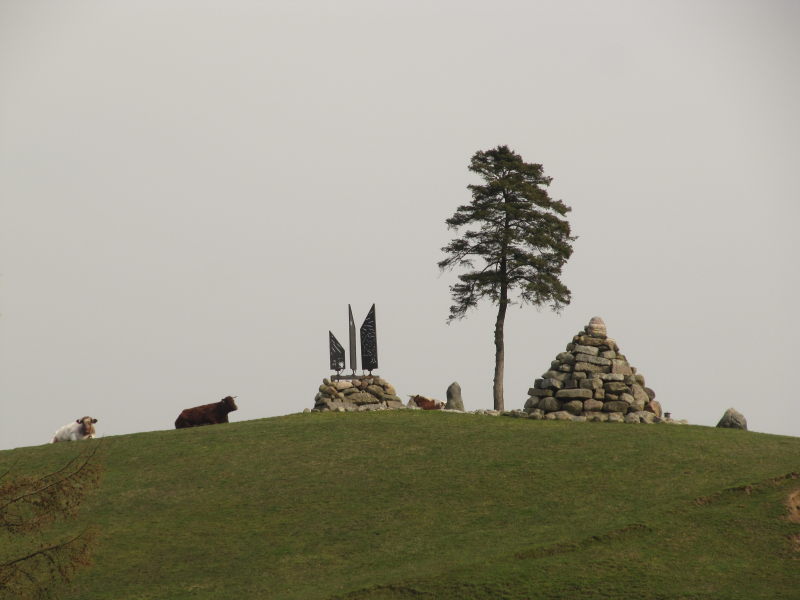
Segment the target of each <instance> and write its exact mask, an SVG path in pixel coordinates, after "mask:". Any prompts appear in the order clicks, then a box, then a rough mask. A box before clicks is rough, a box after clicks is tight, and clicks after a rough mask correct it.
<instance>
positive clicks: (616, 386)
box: [603, 381, 630, 394]
mask: <svg viewBox="0 0 800 600" xmlns="http://www.w3.org/2000/svg"><path fill="white" fill-rule="evenodd" d="M603 389H604V390H605V391H606V392H608V393H610V394H621V393H623V392H624V393H628V392H630V388H629V387H628V386H627V385H625V384H624V383H623V382H622V381H608V382H606V383H605V384H604V385H603Z"/></svg>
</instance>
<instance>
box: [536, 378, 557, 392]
mask: <svg viewBox="0 0 800 600" xmlns="http://www.w3.org/2000/svg"><path fill="white" fill-rule="evenodd" d="M534 387H540V388H542V389H543V390H560V389H561V388H562V387H564V383H563V382H562V381H559V380H558V379H541V380H539V385H538V386H536V384H535V383H534Z"/></svg>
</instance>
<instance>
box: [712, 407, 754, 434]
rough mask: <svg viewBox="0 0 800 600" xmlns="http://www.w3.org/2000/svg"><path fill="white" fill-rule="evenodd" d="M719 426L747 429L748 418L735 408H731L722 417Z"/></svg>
mask: <svg viewBox="0 0 800 600" xmlns="http://www.w3.org/2000/svg"><path fill="white" fill-rule="evenodd" d="M717 427H726V428H728V429H744V430H745V431H747V419H745V418H744V415H743V414H742V413H740V412H739V411H738V410H736V409H734V408H729V409H728V410H726V411H725V414H724V415H722V418H721V419H720V420H719V423H717Z"/></svg>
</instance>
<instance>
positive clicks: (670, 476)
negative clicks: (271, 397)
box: [0, 411, 800, 600]
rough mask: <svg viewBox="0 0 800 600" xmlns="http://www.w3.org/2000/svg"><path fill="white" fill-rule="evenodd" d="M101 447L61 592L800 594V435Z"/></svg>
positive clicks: (613, 429) (262, 435)
mask: <svg viewBox="0 0 800 600" xmlns="http://www.w3.org/2000/svg"><path fill="white" fill-rule="evenodd" d="M92 443H98V442H97V441H93V442H81V444H92ZM100 443H103V444H105V445H106V450H105V458H104V460H105V464H106V472H105V475H104V478H103V480H102V485H101V488H100V489H99V490H98V491H97V492H96V493H95V494H94V495H93V496H91V497H90V499H89V501H88V503H87V505H86V507H85V509H84V510H83V512H82V516H81V519H83V522H85V523H92V524H94V525H96V526H98V527H99V530H100V539H99V543H98V546H97V548H96V551H95V557H94V565H93V566H92V567H90V568H89V569H87V570H85V571H82V572H81V573H80V574H79V577H78V580H77V582H76V589H75V590H74V592H73V593H72V594H71V595H68V596H67V597H68V598H71V599H81V600H91V599H101V598H102V599H104V600H107V599H112V598H113V599H114V600H145V599H159V600H162V599H170V600H178V599H184V598H187V599H188V598H192V599H198V598H214V599H216V598H244V599H255V598H259V599H261V598H302V599H318V598H319V599H322V598H340V599H348V600H367V599H370V600H376V599H395V600H396V599H407V598H408V599H410V598H414V599H420V598H422V599H424V598H475V599H477V598H481V599H490V598H491V599H496V598H506V599H523V598H564V599H573V598H615V599H626V598H630V599H634V598H635V599H641V598H654V599H677V598H683V599H690V598H691V599H709V600H710V599H719V598H741V599H747V600H752V599H754V598H764V599H770V600H775V599H778V598H785V599H790V598H791V599H797V598H800V551H798V550H800V548H797V546H800V524H798V523H793V522H790V521H789V520H788V519H787V518H786V516H787V504H786V502H787V499H788V497H789V494H790V493H791V492H793V491H794V490H797V489H798V488H800V479H797V478H792V477H791V476H789V477H787V475H789V474H791V473H797V472H800V438H791V437H781V436H773V435H765V434H757V433H748V432H742V431H734V430H721V429H714V428H706V427H693V426H670V425H652V426H645V425H623V424H610V423H571V422H558V421H532V420H527V419H511V418H505V417H485V416H475V415H458V414H450V413H432V412H416V411H415V412H412V411H394V412H377V413H355V414H354V413H346V414H334V413H325V414H323V413H312V414H300V415H291V416H287V417H280V418H272V419H263V420H257V421H247V422H241V423H232V424H228V425H219V426H213V427H204V428H198V429H188V430H180V431H156V432H150V433H141V434H136V435H128V436H118V437H112V438H106V439H105V440H102V441H101V442H100ZM76 446H77V445H76V444H58V445H54V446H40V447H32V448H23V449H17V450H12V451H6V452H0V470H2V468H3V467H9V466H11V465H14V469H15V471H16V472H32V471H41V470H46V469H52V468H54V467H56V466H59V465H61V464H63V462H65V461H66V459H67V458H68V457H71V456H73V455H74V454H75V452H76V449H77V447H76ZM793 537H794V541H793V539H792V538H793Z"/></svg>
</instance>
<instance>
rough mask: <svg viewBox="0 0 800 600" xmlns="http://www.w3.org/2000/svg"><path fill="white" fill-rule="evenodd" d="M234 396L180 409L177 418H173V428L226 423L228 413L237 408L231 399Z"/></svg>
mask: <svg viewBox="0 0 800 600" xmlns="http://www.w3.org/2000/svg"><path fill="white" fill-rule="evenodd" d="M234 398H236V396H226V397H225V398H223V399H222V400H220V401H219V402H214V403H213V404H204V405H203V406H195V407H194V408H186V409H184V410H182V411H181V414H180V415H178V418H177V419H175V429H183V428H184V427H199V426H200V425H216V424H217V423H227V422H228V413H229V412H233V411H234V410H237V409H238V408H239V407H238V406H236V403H235V402H234V401H233V399H234Z"/></svg>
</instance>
